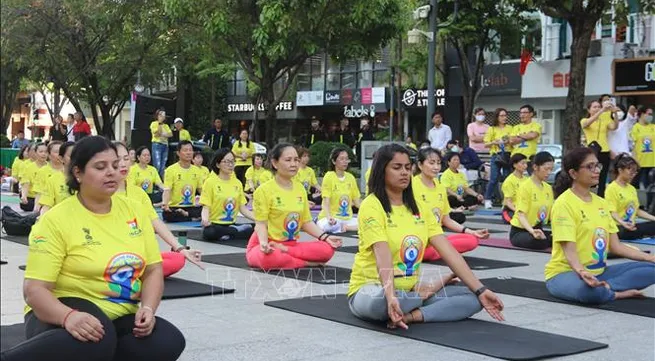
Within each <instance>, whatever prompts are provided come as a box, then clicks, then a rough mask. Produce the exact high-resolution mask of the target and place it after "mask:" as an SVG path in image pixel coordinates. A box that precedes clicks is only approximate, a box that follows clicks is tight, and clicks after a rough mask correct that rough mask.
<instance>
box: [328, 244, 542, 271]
mask: <svg viewBox="0 0 655 361" xmlns="http://www.w3.org/2000/svg"><path fill="white" fill-rule="evenodd" d="M357 249H358V247H357V246H346V247H341V248H337V251H339V252H346V253H357ZM463 257H464V260H465V261H466V263H467V264H468V265H469V267H470V268H471V269H473V270H488V269H498V268H511V267H524V266H529V264H527V263H518V262H509V261H500V260H495V259H487V258H478V257H470V256H463ZM424 263H428V264H435V265H439V266H447V265H446V262H444V261H443V260H441V259H440V260H436V261H425V262H424Z"/></svg>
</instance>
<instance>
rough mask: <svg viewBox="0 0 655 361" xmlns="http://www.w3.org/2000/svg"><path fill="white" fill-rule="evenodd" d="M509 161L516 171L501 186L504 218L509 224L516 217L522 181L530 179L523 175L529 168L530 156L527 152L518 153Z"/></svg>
mask: <svg viewBox="0 0 655 361" xmlns="http://www.w3.org/2000/svg"><path fill="white" fill-rule="evenodd" d="M509 162H510V163H511V165H512V168H513V169H514V171H513V172H512V174H510V175H508V176H507V178H505V181H503V185H502V187H501V189H502V191H503V212H502V213H503V220H504V221H505V222H507V224H510V222H511V221H512V218H514V213H516V203H517V202H518V199H517V196H518V193H519V187H520V186H521V183H523V181H525V180H526V179H530V178H527V177H524V176H523V174H524V173H525V171H526V169H528V157H526V156H525V154H521V153H516V154H514V155H513V156H511V157H510V159H509Z"/></svg>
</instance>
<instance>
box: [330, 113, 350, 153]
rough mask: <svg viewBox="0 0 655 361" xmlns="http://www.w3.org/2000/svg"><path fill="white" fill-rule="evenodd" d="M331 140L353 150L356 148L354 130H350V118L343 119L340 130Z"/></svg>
mask: <svg viewBox="0 0 655 361" xmlns="http://www.w3.org/2000/svg"><path fill="white" fill-rule="evenodd" d="M330 140H331V141H333V142H335V143H341V144H345V145H346V146H347V147H348V148H351V149H352V148H353V147H354V146H355V136H354V135H353V131H352V129H350V122H349V121H348V118H343V119H341V124H340V126H339V129H337V131H336V132H335V133H334V135H333V136H332V139H330Z"/></svg>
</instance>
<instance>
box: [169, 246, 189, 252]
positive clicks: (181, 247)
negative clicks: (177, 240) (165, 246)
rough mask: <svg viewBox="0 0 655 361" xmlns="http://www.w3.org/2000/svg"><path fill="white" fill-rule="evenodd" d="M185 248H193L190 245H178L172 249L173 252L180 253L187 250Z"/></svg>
mask: <svg viewBox="0 0 655 361" xmlns="http://www.w3.org/2000/svg"><path fill="white" fill-rule="evenodd" d="M185 249H187V250H188V249H191V247H189V246H179V247H177V248H173V247H171V251H173V252H177V253H180V252H182V251H183V250H185Z"/></svg>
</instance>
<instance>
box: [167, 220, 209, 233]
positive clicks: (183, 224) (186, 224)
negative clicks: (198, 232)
mask: <svg viewBox="0 0 655 361" xmlns="http://www.w3.org/2000/svg"><path fill="white" fill-rule="evenodd" d="M167 224H174V225H176V226H179V227H186V228H202V226H201V225H200V221H188V222H173V223H167ZM177 231H181V230H180V229H177Z"/></svg>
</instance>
